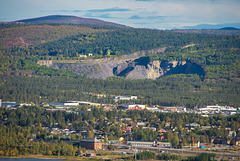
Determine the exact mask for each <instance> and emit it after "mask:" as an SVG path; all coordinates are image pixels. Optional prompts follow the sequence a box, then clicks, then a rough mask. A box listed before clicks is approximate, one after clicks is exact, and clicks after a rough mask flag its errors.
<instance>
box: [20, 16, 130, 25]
mask: <svg viewBox="0 0 240 161" xmlns="http://www.w3.org/2000/svg"><path fill="white" fill-rule="evenodd" d="M16 22H24V23H44V24H79V25H99V26H112V27H126V26H124V25H120V24H117V23H113V22H107V21H102V20H99V19H94V18H82V17H76V16H66V15H50V16H44V17H38V18H31V19H24V20H18V21H16Z"/></svg>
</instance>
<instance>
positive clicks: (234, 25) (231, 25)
mask: <svg viewBox="0 0 240 161" xmlns="http://www.w3.org/2000/svg"><path fill="white" fill-rule="evenodd" d="M222 28H237V29H239V28H240V23H226V24H216V25H212V24H199V25H196V26H184V27H182V29H222Z"/></svg>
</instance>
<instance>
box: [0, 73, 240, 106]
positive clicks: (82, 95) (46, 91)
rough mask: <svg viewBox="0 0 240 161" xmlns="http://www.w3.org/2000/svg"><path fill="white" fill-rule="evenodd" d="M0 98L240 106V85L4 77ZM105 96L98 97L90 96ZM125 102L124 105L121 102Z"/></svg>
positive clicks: (188, 79) (187, 79)
mask: <svg viewBox="0 0 240 161" xmlns="http://www.w3.org/2000/svg"><path fill="white" fill-rule="evenodd" d="M0 82H1V84H0V91H1V93H0V98H2V99H3V100H6V101H7V100H8V101H17V102H21V101H26V102H35V103H40V102H52V101H55V102H61V101H68V100H88V101H93V102H99V103H114V101H113V99H112V97H113V95H136V96H138V98H139V100H135V101H133V100H132V101H131V102H132V103H140V104H148V105H162V106H170V105H172V106H173V105H176V106H185V107H188V108H193V107H195V106H204V105H207V104H220V105H229V106H234V107H239V105H240V100H239V99H238V98H239V93H240V88H239V87H240V82H239V81H237V80H231V81H225V80H222V81H221V80H214V81H211V82H206V81H205V82H203V81H201V79H200V78H199V77H198V76H197V75H172V76H167V77H163V78H161V79H158V80H127V79H123V78H117V77H112V78H109V79H107V80H101V79H89V78H59V77H52V78H46V77H36V78H35V77H31V78H28V77H1V78H0ZM88 92H90V93H102V94H106V95H107V97H106V98H103V99H101V98H97V97H96V96H94V95H88V94H87V93H88ZM119 103H124V102H119Z"/></svg>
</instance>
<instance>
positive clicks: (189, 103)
mask: <svg viewBox="0 0 240 161" xmlns="http://www.w3.org/2000/svg"><path fill="white" fill-rule="evenodd" d="M218 32H219V31H218ZM223 32H224V31H223ZM0 33H1V34H0V35H1V37H0V40H1V41H0V42H1V43H0V47H1V48H0V75H1V78H0V79H1V84H0V89H1V93H0V98H2V100H3V101H18V102H36V103H40V102H48V101H67V100H89V101H90V100H91V101H96V102H101V103H112V100H111V97H112V96H113V95H137V96H139V98H141V99H140V100H137V101H136V102H135V103H142V104H148V105H155V104H158V105H162V106H165V105H179V106H186V107H189V108H193V107H194V106H203V105H207V104H222V105H229V106H234V107H239V105H240V102H239V99H238V98H239V93H240V91H239V90H240V88H239V87H240V86H239V76H240V73H239V71H240V65H239V62H240V61H239V57H240V53H239V45H240V39H239V36H238V35H214V34H199V33H198V34H194V33H179V32H176V31H171V30H170V31H161V30H151V29H135V28H114V27H101V26H89V25H59V24H54V25H49V24H37V25H36V24H15V23H9V24H8V23H6V24H4V23H2V24H1V26H0ZM163 47H166V50H165V51H164V52H159V53H158V52H154V53H151V54H148V55H146V57H148V59H149V60H161V61H165V60H166V61H172V60H176V61H183V60H187V61H192V62H195V63H197V64H198V65H200V66H201V67H202V68H203V69H204V72H205V74H204V76H202V77H200V76H198V75H194V74H188V75H187V74H174V75H171V76H165V77H162V78H160V79H157V80H128V79H124V78H122V77H109V78H108V79H107V80H100V79H89V78H86V77H85V76H82V75H78V74H76V73H74V72H73V71H71V70H67V71H66V70H58V69H55V68H52V67H46V66H40V65H39V64H37V61H39V60H56V61H58V60H81V59H83V58H81V57H80V55H87V54H89V53H92V54H93V56H92V57H91V58H93V59H98V58H104V57H118V56H122V55H128V54H132V53H134V52H138V51H146V50H151V49H157V48H163ZM108 52H110V54H108ZM83 92H94V93H102V94H107V95H108V97H107V99H100V100H99V99H97V98H96V97H94V96H89V95H84V94H83Z"/></svg>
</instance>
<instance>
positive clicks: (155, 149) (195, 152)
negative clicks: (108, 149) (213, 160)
mask: <svg viewBox="0 0 240 161" xmlns="http://www.w3.org/2000/svg"><path fill="white" fill-rule="evenodd" d="M111 145H113V146H114V147H115V148H117V147H126V145H116V144H111ZM105 146H106V145H105ZM128 148H129V149H117V150H115V152H127V153H135V148H136V149H137V152H140V151H153V152H156V153H160V152H161V151H164V152H167V153H171V154H177V155H198V154H201V153H210V151H205V150H199V149H172V148H159V147H139V146H137V147H129V146H128ZM212 153H215V154H217V156H218V157H221V156H223V157H240V153H239V151H235V152H212Z"/></svg>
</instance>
